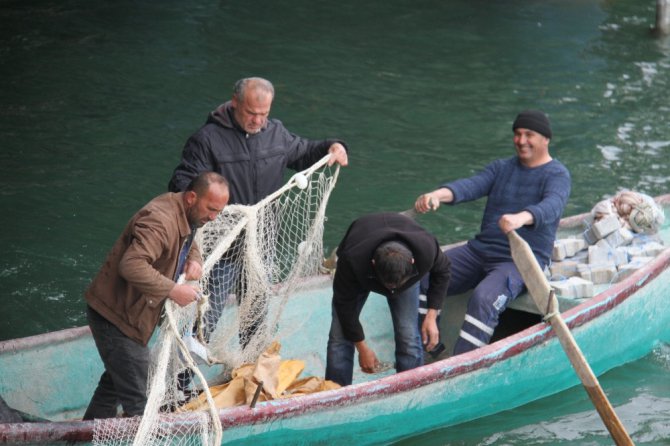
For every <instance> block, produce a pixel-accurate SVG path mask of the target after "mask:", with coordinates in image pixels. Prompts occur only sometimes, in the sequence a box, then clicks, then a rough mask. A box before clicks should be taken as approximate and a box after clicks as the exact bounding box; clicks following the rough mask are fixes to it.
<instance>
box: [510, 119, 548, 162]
mask: <svg viewBox="0 0 670 446" xmlns="http://www.w3.org/2000/svg"><path fill="white" fill-rule="evenodd" d="M514 146H515V147H516V153H517V155H518V157H519V160H520V161H521V164H523V165H524V166H527V167H535V165H536V163H538V162H539V161H541V160H544V159H545V157H546V156H547V154H548V153H549V139H548V138H547V137H546V136H544V135H541V134H540V133H537V132H535V131H533V130H529V129H524V128H518V129H515V130H514Z"/></svg>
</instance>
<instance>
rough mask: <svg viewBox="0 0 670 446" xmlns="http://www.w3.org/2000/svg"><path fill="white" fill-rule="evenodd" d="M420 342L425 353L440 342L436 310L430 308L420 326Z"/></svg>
mask: <svg viewBox="0 0 670 446" xmlns="http://www.w3.org/2000/svg"><path fill="white" fill-rule="evenodd" d="M421 341H422V342H423V345H424V346H425V349H426V351H428V352H429V351H431V350H432V349H434V348H435V346H436V345H437V343H438V342H439V341H440V331H439V330H438V328H437V310H435V309H433V308H430V309H428V313H427V314H426V317H425V319H424V320H423V324H421Z"/></svg>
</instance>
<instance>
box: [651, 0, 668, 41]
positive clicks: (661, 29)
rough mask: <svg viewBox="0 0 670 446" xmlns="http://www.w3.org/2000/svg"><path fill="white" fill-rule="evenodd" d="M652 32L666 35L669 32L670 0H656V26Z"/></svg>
mask: <svg viewBox="0 0 670 446" xmlns="http://www.w3.org/2000/svg"><path fill="white" fill-rule="evenodd" d="M654 34H656V35H657V36H667V35H668V34H670V0H656V27H655V28H654Z"/></svg>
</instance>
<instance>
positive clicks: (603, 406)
mask: <svg viewBox="0 0 670 446" xmlns="http://www.w3.org/2000/svg"><path fill="white" fill-rule="evenodd" d="M507 238H508V239H509V245H510V249H511V252H512V259H514V263H515V265H516V267H517V268H518V270H519V272H520V273H521V277H523V280H524V282H525V284H526V288H527V289H528V292H529V293H530V295H531V297H532V298H533V300H534V301H535V304H536V305H537V308H538V309H539V310H540V312H541V313H542V314H543V315H544V316H545V320H548V321H549V323H551V327H552V328H553V329H554V331H555V332H556V337H558V340H559V341H560V342H561V346H563V350H565V353H566V354H567V355H568V358H569V359H570V362H571V363H572V367H573V368H574V369H575V372H577V376H579V379H580V380H581V382H582V384H583V385H584V388H585V389H586V393H588V394H589V398H591V401H592V402H593V405H594V406H595V407H596V410H597V411H598V414H599V415H600V418H602V420H603V422H604V423H605V426H606V427H607V430H608V431H609V433H610V435H611V436H612V439H614V442H615V443H616V444H617V445H619V446H621V445H634V443H633V440H632V439H631V438H630V436H629V435H628V433H627V432H626V430H625V429H624V427H623V425H622V424H621V420H619V418H618V417H617V415H616V413H615V412H614V409H613V408H612V405H611V404H610V402H609V401H608V400H607V396H606V395H605V392H603V389H602V388H601V387H600V383H598V378H596V376H595V375H594V374H593V370H591V367H590V366H589V364H588V362H586V358H584V355H583V354H582V352H581V350H580V349H579V346H578V345H577V343H576V342H575V338H573V336H572V333H570V329H569V328H568V326H567V325H566V324H565V321H564V320H563V317H561V313H560V311H559V309H558V302H557V300H556V296H555V295H554V293H553V292H552V290H551V287H550V286H549V282H548V280H547V278H546V277H545V275H544V273H543V272H542V269H541V268H540V265H539V264H538V263H537V259H536V258H535V255H534V254H533V251H532V250H531V249H530V246H528V243H526V241H525V240H524V239H522V238H521V237H520V236H519V234H517V233H516V231H511V232H509V233H508V234H507Z"/></svg>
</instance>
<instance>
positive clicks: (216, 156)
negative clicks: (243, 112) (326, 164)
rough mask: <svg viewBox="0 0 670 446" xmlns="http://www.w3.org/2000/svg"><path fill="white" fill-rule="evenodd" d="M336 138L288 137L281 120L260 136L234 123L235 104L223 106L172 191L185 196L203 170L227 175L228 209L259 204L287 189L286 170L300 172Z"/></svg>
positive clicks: (188, 150)
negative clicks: (277, 191)
mask: <svg viewBox="0 0 670 446" xmlns="http://www.w3.org/2000/svg"><path fill="white" fill-rule="evenodd" d="M335 142H340V143H342V144H343V145H344V143H343V142H342V141H340V140H336V139H327V140H321V141H310V140H308V139H305V138H301V137H300V136H297V135H294V134H293V133H291V132H289V131H288V130H287V129H286V127H284V125H283V124H282V123H281V121H279V120H277V119H268V121H267V125H266V126H265V127H264V128H263V129H262V130H261V131H260V132H258V133H256V134H248V133H246V132H245V131H244V130H243V129H242V128H241V127H240V126H238V125H237V123H236V122H235V120H234V119H233V109H232V103H231V102H230V101H228V102H226V103H225V104H222V105H220V106H219V107H218V108H217V109H216V110H214V111H213V112H211V113H210V114H209V117H208V119H207V122H206V123H205V125H203V126H202V127H201V128H200V129H199V130H198V131H197V132H196V133H194V134H193V135H192V136H191V137H190V138H189V139H188V141H186V145H185V146H184V150H183V152H182V158H181V161H180V163H179V165H178V166H177V168H176V169H175V170H174V173H173V175H172V179H171V180H170V183H169V185H168V189H169V190H170V191H172V192H178V191H183V190H185V189H186V187H187V186H188V184H189V183H190V181H191V180H192V179H193V178H195V177H196V176H197V175H198V174H200V173H201V172H205V171H214V172H218V173H220V174H221V175H223V176H224V177H225V178H226V179H227V180H228V182H229V185H230V201H229V204H245V205H251V204H256V203H258V202H259V201H260V200H262V199H263V198H265V197H266V196H268V195H270V194H271V193H273V192H275V191H276V190H277V189H279V188H280V187H281V186H282V185H283V184H284V171H285V170H286V168H289V169H292V170H295V171H300V170H303V169H306V168H308V167H309V166H311V165H312V164H314V163H315V162H317V161H318V160H320V159H321V158H323V157H324V156H325V155H326V154H327V153H328V149H329V148H330V146H331V145H332V144H333V143H335Z"/></svg>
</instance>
